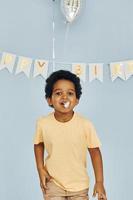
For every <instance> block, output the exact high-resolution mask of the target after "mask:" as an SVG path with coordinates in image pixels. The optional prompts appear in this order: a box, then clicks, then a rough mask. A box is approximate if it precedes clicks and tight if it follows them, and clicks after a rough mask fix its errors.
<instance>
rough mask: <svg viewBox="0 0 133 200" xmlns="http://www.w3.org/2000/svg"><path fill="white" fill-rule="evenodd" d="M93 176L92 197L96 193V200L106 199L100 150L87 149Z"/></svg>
mask: <svg viewBox="0 0 133 200" xmlns="http://www.w3.org/2000/svg"><path fill="white" fill-rule="evenodd" d="M88 150H89V153H90V157H91V161H92V165H93V169H94V174H95V186H94V192H93V196H96V194H97V193H98V200H100V199H104V200H105V199H107V198H106V192H105V189H104V177H103V161H102V155H101V151H100V149H99V148H98V147H97V148H88Z"/></svg>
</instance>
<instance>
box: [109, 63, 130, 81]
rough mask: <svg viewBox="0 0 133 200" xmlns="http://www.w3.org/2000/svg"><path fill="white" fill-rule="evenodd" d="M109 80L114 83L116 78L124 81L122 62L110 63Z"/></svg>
mask: <svg viewBox="0 0 133 200" xmlns="http://www.w3.org/2000/svg"><path fill="white" fill-rule="evenodd" d="M110 70H111V78H112V81H114V80H115V79H116V78H117V77H119V78H121V79H123V80H126V77H125V69H124V63H123V62H117V63H110Z"/></svg>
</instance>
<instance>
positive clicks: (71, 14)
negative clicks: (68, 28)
mask: <svg viewBox="0 0 133 200" xmlns="http://www.w3.org/2000/svg"><path fill="white" fill-rule="evenodd" d="M61 9H62V11H63V14H64V16H65V18H66V20H67V22H69V23H71V22H73V21H74V20H75V18H76V17H77V15H78V14H79V12H80V9H81V0H61Z"/></svg>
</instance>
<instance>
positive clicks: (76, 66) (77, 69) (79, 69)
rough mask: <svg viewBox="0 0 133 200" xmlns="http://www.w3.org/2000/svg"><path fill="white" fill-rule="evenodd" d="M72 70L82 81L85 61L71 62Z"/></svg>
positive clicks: (84, 72) (84, 73) (83, 79)
mask: <svg viewBox="0 0 133 200" xmlns="http://www.w3.org/2000/svg"><path fill="white" fill-rule="evenodd" d="M72 72H73V73H74V74H76V76H78V77H79V78H80V79H81V80H82V81H84V82H85V75H86V64H85V63H73V64H72Z"/></svg>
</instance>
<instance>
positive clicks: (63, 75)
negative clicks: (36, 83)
mask: <svg viewBox="0 0 133 200" xmlns="http://www.w3.org/2000/svg"><path fill="white" fill-rule="evenodd" d="M61 79H65V80H69V81H71V82H72V83H73V84H74V86H75V91H76V98H77V99H80V96H81V94H82V87H81V84H80V79H79V77H77V76H76V75H75V74H73V73H71V72H70V71H67V70H58V71H55V72H53V73H52V74H51V75H50V76H49V77H48V78H47V79H46V85H45V98H50V97H51V96H52V91H53V86H54V84H55V83H56V81H58V80H61Z"/></svg>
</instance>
